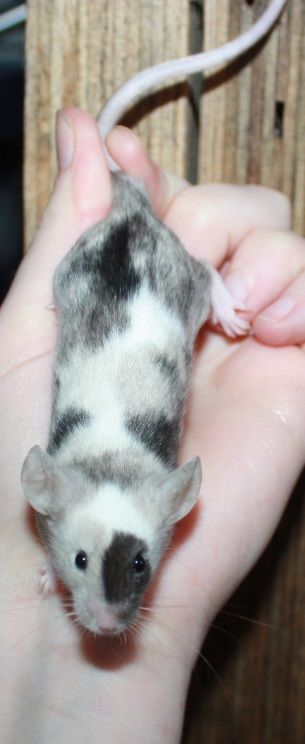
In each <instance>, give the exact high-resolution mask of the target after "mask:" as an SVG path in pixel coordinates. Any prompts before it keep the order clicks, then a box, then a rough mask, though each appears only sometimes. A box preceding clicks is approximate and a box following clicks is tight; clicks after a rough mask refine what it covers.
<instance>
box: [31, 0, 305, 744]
mask: <svg viewBox="0 0 305 744" xmlns="http://www.w3.org/2000/svg"><path fill="white" fill-rule="evenodd" d="M266 5H267V0H205V2H204V3H203V4H202V3H201V2H200V0H198V1H197V2H196V1H195V2H188V0H167V1H166V2H165V3H164V2H163V1H162V0H150V1H149V2H148V1H147V0H115V2H108V0H90V2H82V0H53V2H52V3H49V2H45V0H31V2H30V4H29V20H28V25H27V51H26V56H27V82H26V103H25V174H24V185H25V189H24V191H25V215H26V244H27V245H28V243H29V241H30V239H31V237H32V236H33V234H34V231H35V229H36V227H37V224H38V222H39V219H40V216H41V213H42V210H43V208H44V206H45V204H46V202H47V199H48V197H49V194H50V192H51V189H52V185H53V181H54V176H55V173H56V160H55V148H54V116H55V112H56V110H57V109H59V108H61V107H63V106H68V105H79V106H83V107H85V108H87V109H89V110H90V111H91V112H92V113H94V114H96V113H98V111H99V109H100V107H101V105H102V103H103V101H104V100H105V99H106V98H107V97H108V96H109V95H110V94H111V92H112V91H113V90H114V89H115V88H116V87H117V86H118V85H119V84H121V83H122V82H123V81H124V80H126V79H127V78H129V77H130V76H131V75H132V74H133V73H135V72H136V71H137V70H139V69H142V68H144V67H146V66H147V65H150V64H152V63H154V62H159V61H162V60H165V59H169V58H172V57H176V56H180V55H182V54H186V53H187V51H188V49H191V50H192V51H195V50H198V44H201V41H200V39H201V37H202V46H203V47H204V48H206V49H208V48H211V47H213V46H216V45H217V44H219V43H222V42H224V41H226V40H228V39H229V38H232V37H234V36H235V35H237V34H238V33H240V32H241V31H242V30H245V29H246V28H248V27H249V26H250V24H251V23H252V22H253V21H254V19H255V18H257V17H258V16H259V15H260V13H261V12H262V11H263V9H264V8H265V7H266ZM202 9H203V13H201V10H202ZM201 15H202V20H201ZM304 39H305V3H304V0H290V2H289V5H288V8H287V9H286V10H285V12H284V13H283V16H282V19H281V22H280V25H279V26H278V27H277V28H276V29H275V30H274V31H273V33H272V34H271V35H270V37H269V39H268V40H266V41H265V42H264V43H262V44H261V45H260V46H259V47H258V48H257V49H256V50H255V51H254V52H251V53H250V54H249V55H247V56H246V57H244V58H243V59H242V60H240V61H238V62H236V63H235V64H234V65H231V66H230V67H229V68H228V69H227V70H226V71H225V72H222V73H218V74H217V75H213V76H212V77H210V78H207V79H206V80H205V81H204V85H202V81H201V79H200V78H198V76H196V79H195V80H193V81H191V84H190V85H187V84H184V85H176V86H174V87H171V88H170V89H169V90H167V91H165V92H161V93H158V94H157V95H153V96H151V97H150V98H149V99H148V101H146V102H145V103H143V104H142V105H140V106H139V107H137V109H136V110H135V111H134V112H132V113H131V115H130V116H129V117H128V122H129V124H130V125H133V126H135V128H136V130H137V132H138V133H139V135H140V137H141V139H142V142H143V144H144V145H145V146H147V147H148V148H149V150H150V152H151V154H152V155H153V157H155V158H156V159H157V160H158V161H159V163H160V164H161V165H162V166H163V167H166V168H168V169H171V170H172V171H174V172H176V173H179V174H180V175H184V174H186V173H187V174H191V175H193V178H194V175H195V172H196V168H197V165H198V173H199V180H200V181H231V182H234V183H249V182H250V183H263V184H265V185H268V186H270V187H273V188H277V189H281V190H284V191H285V193H286V194H287V195H288V196H289V197H290V198H291V201H292V213H293V225H294V228H295V229H296V230H297V231H299V232H300V233H304V232H305V54H304V51H305V49H304ZM198 81H199V84H198ZM201 88H204V95H203V96H201V98H200V96H199V93H200V89H201ZM281 112H282V114H283V116H282V117H281ZM197 114H198V116H199V122H198V121H197ZM281 118H282V123H281ZM190 144H191V147H190ZM304 486H305V479H303V480H301V481H300V484H299V486H298V489H297V492H296V494H295V497H294V499H293V501H292V502H291V505H290V507H289V509H288V511H287V513H286V515H285V516H284V518H283V520H282V523H281V525H280V527H279V529H278V531H277V533H276V535H275V537H274V539H273V541H272V543H271V545H270V546H269V548H268V550H267V551H266V553H265V555H264V556H263V557H262V559H261V561H260V562H259V564H258V566H257V567H256V568H255V570H254V571H253V572H252V574H251V575H250V576H249V577H248V579H247V580H246V581H245V582H244V584H243V586H242V587H241V588H240V590H239V591H238V592H237V593H236V595H235V596H234V597H233V598H232V599H231V601H230V603H229V605H228V606H227V608H225V610H224V611H223V612H222V613H221V614H220V616H219V617H218V618H217V619H216V620H215V624H214V627H213V628H212V630H211V633H210V635H209V638H208V640H207V642H206V644H205V647H204V649H203V654H204V655H205V656H206V657H207V659H208V662H209V663H210V664H211V665H212V667H214V668H215V674H214V673H213V672H212V671H211V669H210V668H209V667H208V666H207V665H206V664H205V662H204V661H203V660H202V659H200V661H199V662H198V665H197V667H196V670H195V672H194V676H193V681H192V685H191V691H190V696H189V701H188V706H187V714H186V721H185V730H184V735H183V742H184V744H199V743H200V744H201V743H202V742H208V744H243V743H244V742H247V743H248V744H275V742H276V744H287V742H292V743H293V744H303V742H304V741H305V706H304V694H305V595H304V558H305V529H304V522H305V515H304V504H303V494H304ZM235 615H239V616H242V617H249V618H252V619H253V621H254V622H251V621H248V620H246V619H241V618H240V617H235ZM222 628H223V629H224V630H222ZM162 744H163V743H162ZM164 744H166V742H164Z"/></svg>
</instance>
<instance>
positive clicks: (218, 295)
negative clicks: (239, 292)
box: [211, 269, 250, 338]
mask: <svg viewBox="0 0 305 744" xmlns="http://www.w3.org/2000/svg"><path fill="white" fill-rule="evenodd" d="M237 310H246V307H245V305H244V304H243V303H242V302H238V300H234V298H233V297H231V295H230V292H229V290H228V289H227V288H226V286H225V284H224V283H223V280H222V278H221V276H220V274H218V271H215V270H214V269H212V273H211V321H212V323H213V325H221V327H222V328H223V330H224V332H225V334H226V335H227V336H230V337H231V338H234V337H235V336H244V335H246V334H247V333H249V331H250V323H249V322H248V320H246V319H245V318H241V317H240V315H238V313H237V312H236V311H237Z"/></svg>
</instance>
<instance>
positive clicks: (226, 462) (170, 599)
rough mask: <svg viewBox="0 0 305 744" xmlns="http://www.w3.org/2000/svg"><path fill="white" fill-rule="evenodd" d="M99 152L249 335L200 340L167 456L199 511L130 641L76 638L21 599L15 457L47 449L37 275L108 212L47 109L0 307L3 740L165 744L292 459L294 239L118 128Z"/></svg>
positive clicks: (48, 283)
mask: <svg viewBox="0 0 305 744" xmlns="http://www.w3.org/2000/svg"><path fill="white" fill-rule="evenodd" d="M108 147H109V151H110V153H111V155H112V156H113V157H114V158H115V159H116V160H117V162H118V163H119V165H120V166H121V167H122V168H123V170H125V171H126V172H128V173H131V174H134V175H138V176H140V177H141V178H142V179H143V180H144V183H145V184H146V187H147V189H148V191H149V194H150V196H151V199H152V203H153V205H154V208H155V210H156V212H157V213H158V214H159V215H160V216H161V217H162V219H164V220H165V222H166V223H167V224H168V225H169V226H170V227H171V228H172V229H173V230H174V231H175V232H176V233H177V234H178V236H179V237H180V238H181V240H182V242H183V243H184V245H185V246H186V247H187V249H188V250H189V251H190V252H191V253H192V254H193V255H195V256H196V257H202V258H207V259H209V260H210V261H211V262H212V263H213V265H215V266H216V267H217V268H221V267H222V268H223V273H224V275H225V277H226V281H227V283H228V286H229V287H230V289H231V291H232V293H235V294H236V295H238V296H239V297H242V298H243V300H244V301H245V303H246V305H247V313H246V316H247V317H248V318H249V320H250V321H251V324H252V331H253V332H252V335H251V336H249V337H246V338H243V339H241V340H238V341H232V340H229V339H226V338H225V337H224V336H223V335H222V334H220V333H218V332H215V330H214V329H212V328H206V329H205V330H204V332H203V333H201V334H200V338H199V340H198V348H197V353H196V357H195V360H194V369H193V375H192V385H191V391H190V399H189V404H188V410H187V416H186V424H185V432H184V437H183V442H182V447H181V455H180V460H181V462H184V461H186V460H188V459H190V458H191V457H193V456H194V455H196V454H198V455H200V457H201V459H202V463H203V473H204V477H203V487H202V492H201V497H200V503H199V505H198V507H197V508H195V509H194V510H193V513H192V514H191V515H190V516H189V517H188V518H187V519H185V520H184V521H183V523H181V524H180V525H179V527H178V528H177V530H176V533H175V539H174V542H173V546H172V548H171V550H170V552H169V554H168V556H167V557H166V560H165V561H164V564H163V566H162V570H161V571H160V573H159V575H158V577H157V580H156V582H155V585H154V587H153V589H152V591H151V593H150V597H148V598H147V603H146V607H145V609H143V612H142V615H143V622H142V621H141V627H139V630H138V633H137V635H136V636H135V637H134V638H131V639H129V640H127V642H126V643H123V642H120V641H118V640H117V641H109V640H107V639H100V638H94V637H92V636H90V634H87V635H84V636H83V635H82V634H81V633H80V632H79V629H78V628H77V627H76V625H75V624H74V623H73V622H72V620H71V618H69V617H68V614H67V613H66V611H65V607H64V602H63V599H62V596H61V595H60V594H55V595H54V596H52V597H49V598H48V599H43V598H42V597H41V596H40V595H39V592H38V584H39V571H40V568H41V566H42V565H43V562H44V553H43V549H42V547H41V545H40V543H39V540H38V539H37V536H36V535H35V530H34V529H33V520H32V517H31V514H30V511H29V509H28V508H27V506H26V504H25V500H24V497H23V494H22V491H21V486H20V470H21V465H22V462H23V459H24V457H25V455H26V454H27V452H28V450H29V448H30V447H31V446H32V445H34V444H35V443H39V444H41V445H42V446H43V445H45V443H46V439H47V432H48V421H49V415H50V403H51V374H52V356H53V351H54V344H55V339H56V315H55V313H54V311H52V310H50V309H48V306H49V305H50V304H51V303H52V276H53V272H54V268H55V266H56V265H57V263H58V262H59V260H60V259H61V257H62V256H63V255H64V254H65V252H66V251H67V250H68V249H69V248H70V247H71V246H72V245H73V243H74V242H75V240H76V239H77V238H78V237H79V235H80V234H81V233H82V232H83V231H84V230H85V229H86V228H87V227H88V226H89V225H90V224H92V223H93V222H96V221H97V220H99V219H101V218H103V217H104V216H105V215H106V214H107V212H108V211H109V209H110V205H111V186H110V177H109V174H108V171H107V167H106V165H105V162H104V159H103V155H102V149H101V143H100V140H99V136H98V132H97V129H96V125H95V122H94V120H93V119H92V118H91V117H90V116H89V115H88V114H86V113H85V112H82V111H80V110H77V109H68V110H67V111H66V112H65V114H64V115H63V114H60V115H59V117H58V122H57V148H58V156H59V163H60V166H61V169H60V172H59V175H58V178H57V181H56V185H55V190H54V193H53V195H52V197H51V199H50V202H49V205H48V207H47V209H46V212H45V214H44V217H43V220H42V223H41V226H40V228H39V230H38V232H37V235H36V237H35V238H34V241H33V244H32V246H31V248H30V250H29V252H28V254H27V255H26V257H25V258H24V260H23V262H22V264H21V267H20V269H19V271H18V273H17V275H16V277H15V280H14V283H13V285H12V288H11V290H10V292H9V295H8V296H7V298H6V300H5V302H4V304H3V306H2V309H1V313H0V350H1V351H0V399H1V419H0V431H1V441H2V448H1V454H0V458H1V461H0V473H1V482H2V487H1V532H0V561H1V564H0V565H1V572H0V596H1V610H0V638H1V642H0V669H1V696H0V721H1V724H0V738H1V741H2V742H4V743H5V744H11V742H14V744H21V743H22V744H23V742H25V741H31V743H32V744H36V743H37V744H46V743H47V742H50V744H54V742H56V744H61V743H64V742H65V744H70V743H71V744H72V743H73V744H80V743H83V742H84V741H86V742H87V744H100V742H101V741H102V742H111V744H122V741H124V744H129V743H130V744H140V742H141V744H143V741H145V744H155V743H156V742H159V741H160V742H164V743H165V742H166V744H174V743H175V744H176V743H177V742H179V739H180V735H181V727H182V723H183V713H184V704H185V698H186V694H187V688H188V683H189V677H190V674H191V670H192V668H193V665H194V663H195V660H196V657H197V654H198V650H199V649H200V646H201V643H202V641H203V639H204V636H205V633H206V631H207V629H208V627H209V625H210V623H211V621H212V619H213V617H214V616H215V615H216V613H217V611H218V609H219V608H220V607H221V606H222V605H223V603H224V602H225V601H226V599H227V598H228V596H229V595H230V594H231V593H232V591H233V590H234V589H235V587H236V586H237V585H238V583H239V582H240V581H241V580H242V579H243V577H244V576H245V574H246V573H247V572H248V571H249V570H250V568H251V567H252V566H253V564H254V562H255V561H256V560H257V558H258V556H259V555H260V553H261V551H262V550H263V548H264V547H265V545H266V544H267V542H268V540H269V539H270V537H271V535H272V533H273V532H274V530H275V528H276V525H277V523H278V521H279V519H280V516H281V514H282V512H283V509H284V508H285V505H286V503H287V501H288V499H289V496H290V494H291V491H292V488H293V485H294V483H295V482H296V479H297V477H298V475H299V473H300V471H301V469H302V466H303V464H304V451H305V450H304V439H305V356H304V347H303V342H304V340H305V300H304V299H303V298H304V297H305V292H304V289H305V276H304V267H305V250H304V249H305V241H304V240H303V239H302V238H300V237H298V236H296V235H294V234H293V233H291V232H290V230H289V224H290V210H289V204H288V202H287V200H286V199H285V197H283V196H282V195H280V194H278V193H276V192H272V191H269V190H267V189H261V188H258V187H243V188H240V187H236V186H228V185H206V186H197V187H190V186H189V185H187V184H186V183H185V182H183V181H179V180H178V179H176V178H174V177H171V176H168V175H167V174H164V173H162V172H161V171H160V170H159V168H158V167H157V166H156V165H155V164H154V163H152V161H151V160H150V159H149V157H148V156H147V154H146V153H145V152H144V151H143V149H142V148H141V146H140V144H139V143H138V141H137V140H136V139H135V137H134V135H133V134H132V133H130V132H128V131H127V130H124V129H123V128H121V127H118V128H117V129H116V130H114V132H113V133H112V134H111V135H110V137H109V138H108ZM276 313H277V314H278V317H276ZM281 314H282V318H280V317H279V315H281Z"/></svg>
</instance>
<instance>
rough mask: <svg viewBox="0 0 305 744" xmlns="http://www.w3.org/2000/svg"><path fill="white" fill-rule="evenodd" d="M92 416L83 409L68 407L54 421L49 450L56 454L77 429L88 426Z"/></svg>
mask: <svg viewBox="0 0 305 744" xmlns="http://www.w3.org/2000/svg"><path fill="white" fill-rule="evenodd" d="M90 421H91V416H90V415H89V414H88V413H87V412H86V411H84V410H82V409H77V408H66V410H65V411H63V412H61V413H60V414H59V415H58V416H57V418H55V420H54V422H53V427H52V430H51V433H50V439H49V444H48V449H47V451H48V452H49V453H50V454H54V452H55V451H56V450H58V449H59V448H60V447H61V445H62V444H63V442H65V441H66V440H67V438H68V437H69V436H70V435H71V434H73V432H74V430H75V429H80V428H81V427H82V426H88V424H90Z"/></svg>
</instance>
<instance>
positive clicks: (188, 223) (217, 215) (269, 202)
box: [165, 184, 290, 266]
mask: <svg viewBox="0 0 305 744" xmlns="http://www.w3.org/2000/svg"><path fill="white" fill-rule="evenodd" d="M165 222H166V224H167V225H168V226H169V227H171V228H172V229H173V230H174V231H175V232H176V233H177V234H178V236H179V238H180V240H181V241H182V243H183V245H184V246H185V247H186V249H187V250H188V251H189V252H190V253H191V254H192V255H193V256H195V257H196V258H199V259H200V258H205V259H207V260H209V261H210V262H211V263H213V264H214V265H215V266H219V265H221V264H222V263H223V262H224V261H225V260H226V259H228V258H230V257H231V256H232V254H233V253H234V251H235V250H236V248H237V246H238V245H239V244H240V242H241V240H243V238H244V237H245V236H246V235H247V234H248V233H250V232H251V231H252V230H254V229H256V228H259V227H260V228H276V229H280V230H287V229H288V228H289V226H290V205H289V201H288V199H287V198H286V196H284V195H283V194H280V193H279V192H277V191H273V190H271V189H266V188H264V187H262V186H231V185H228V184H207V185H204V186H195V187H193V188H189V189H185V190H184V191H181V193H179V194H178V195H177V196H176V198H175V199H174V200H173V201H172V203H171V204H170V207H169V210H168V212H167V215H166V218H165Z"/></svg>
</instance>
